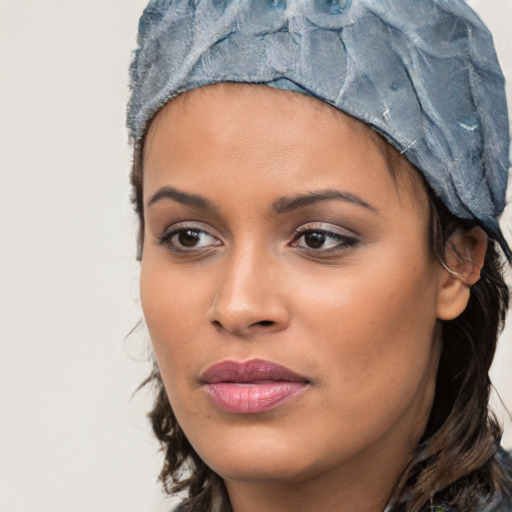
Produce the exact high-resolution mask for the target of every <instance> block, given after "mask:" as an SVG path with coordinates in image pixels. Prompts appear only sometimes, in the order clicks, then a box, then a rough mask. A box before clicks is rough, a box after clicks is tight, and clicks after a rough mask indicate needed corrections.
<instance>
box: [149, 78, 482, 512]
mask: <svg viewBox="0 0 512 512" xmlns="http://www.w3.org/2000/svg"><path fill="white" fill-rule="evenodd" d="M385 144H386V143H384V142H383V141H382V140H381V139H380V138H379V137H378V136H377V135H375V134H374V133H373V132H372V131H371V130H370V129H369V128H367V127H366V126H364V125H363V124H362V123H360V122H359V121H356V120H353V119H351V118H349V117H348V116H345V115H343V114H341V113H339V112H338V111H335V110H334V109H332V108H331V107H329V106H328V105H325V104H324V103H322V102H320V101H318V100H315V99H312V98H308V97H302V96H300V95H298V94H296V93H291V92H286V91H276V90H272V89H270V88H266V87H258V86H248V85H245V86H244V85H215V86H209V87H206V88H202V89H199V90H196V91H193V92H191V93H190V92H189V93H185V94H183V95H182V96H180V97H178V98H177V99H175V100H173V101H171V102H170V103H169V104H168V105H167V106H165V107H164V108H163V109H161V111H160V112H159V114H158V115H157V116H156V118H155V119H154V120H153V122H152V124H151V127H150V131H149V134H148V138H147V144H146V151H145V157H144V180H143V188H144V205H145V206H144V215H145V239H144V246H143V257H142V268H141V300H142V307H143V311H144V316H145V319H146V323H147V327H148V329H149V332H150V335H151V340H152V343H153V347H154V351H155V355H156V359H157V362H158V366H159V369H160V372H161V374H162V378H163V382H164V385H165V388H166V391H167V393H168V395H169V399H170V402H171V404H172V407H173V410H174V413H175V415H176V417H177V419H178V422H179V423H180V425H181V426H182V428H183V430H184V432H185V433H186V435H187V437H188V439H189V440H190V442H191V444H192V446H193V447H194V449H195V450H196V451H197V453H198V454H199V455H200V456H201V458H202V459H203V460H204V461H205V462H206V463H207V464H208V465H209V466H210V467H211V468H212V469H213V470H214V471H215V472H216V473H218V474H219V475H220V476H221V477H222V478H223V479H224V481H225V482H226V486H227V489H228V493H229V496H230V500H231V503H232V506H233V508H234V510H235V512H246V511H254V510H265V511H279V512H284V511H295V512H297V511H298V512H302V511H313V510H349V511H351V512H357V511H361V512H363V511H364V512H378V511H380V512H381V511H382V510H383V509H384V508H385V505H386V502H387V500H388V498H389V495H390V493H391V491H392V488H393V486H394V485H395V482H396V481H397V479H398V478H399V475H400V473H401V472H402V471H403V468H404V467H405V465H406V464H407V462H408V460H409V458H410V456H411V453H412V452H413V451H414V449H415V446H416V445H417V442H418V440H419V438H420V437H421V434H422V432H423V430H424V428H425V425H426V421H427V419H428V414H429V410H430V407H431V404H432V399H433V394H434V386H435V374H436V369H437V364H438V358H439V345H440V326H439V319H450V318H453V317H454V316H457V315H458V314H460V312H461V311H462V310H463V309H464V307H465V305H466V302H467V298H468V296H469V291H468V290H469V288H468V285H469V284H472V282H474V281H475V280H476V279H478V272H474V273H473V274H472V273H471V272H473V270H471V269H472V268H473V267H471V268H470V267H467V266H466V267H465V266H463V265H459V267H457V270H458V271H459V273H458V274H457V275H455V274H452V273H450V272H447V271H446V270H445V269H444V268H443V267H442V266H441V265H440V264H439V263H438V262H437V260H436V259H435V258H433V257H432V254H431V251H430V248H429V246H428V225H429V206H428V199H427V196H426V193H425V190H424V188H423V185H421V183H420V181H419V180H418V179H416V178H415V177H414V176H413V179H411V175H406V174H407V172H409V171H403V172H398V176H396V177H393V175H392V173H391V172H390V169H389V165H388V161H389V159H388V158H386V156H387V153H386V150H385V149H386V148H385ZM166 187H167V189H166V190H167V191H168V190H169V189H168V187H172V189H173V190H175V191H180V192H183V193H185V194H188V196H187V197H185V196H183V195H181V196H179V195H177V194H175V193H174V194H171V195H172V196H173V197H169V194H167V195H166V194H165V193H163V192H162V190H163V189H165V188H166ZM327 190H329V191H331V192H330V195H331V196H334V195H335V193H334V192H336V193H339V194H340V195H339V197H338V198H332V197H331V198H329V199H325V198H324V199H321V200H320V199H318V198H317V199H318V200H315V201H311V200H307V201H303V202H302V203H303V204H302V205H297V204H295V206H296V207H295V208H290V209H288V210H287V211H284V212H283V211H282V210H283V209H284V208H283V206H284V205H285V204H288V203H289V202H290V199H293V198H296V197H299V196H304V195H307V194H311V193H319V192H321V193H324V192H325V191H327ZM159 191H160V196H161V197H160V198H158V197H157V196H155V195H156V194H158V193H159ZM333 191H334V192H333ZM192 195H194V196H196V199H197V196H199V197H200V198H202V199H204V201H202V202H203V203H204V202H206V201H207V202H208V205H209V207H208V208H204V206H206V205H205V204H201V201H197V200H195V201H192V200H191V198H190V196H192ZM276 206H277V207H278V208H277V209H276ZM179 229H181V230H182V231H181V235H180V231H176V230H179ZM185 229H188V230H192V233H191V235H189V237H187V236H185V235H183V231H184V230H185ZM304 230H308V231H307V233H308V234H307V235H304V233H303V231H304ZM319 230H321V231H322V232H323V236H324V237H325V238H324V241H323V242H322V240H321V237H322V233H318V231H319ZM299 231H300V232H299ZM326 232H327V235H326V234H325V233H326ZM170 233H171V234H170ZM173 233H174V234H173ZM329 233H330V234H329ZM190 236H191V237H192V238H190ZM319 238H320V242H318V239H319ZM183 241H185V243H186V244H188V246H184V245H183V244H182V243H181V242H183ZM315 241H317V244H316V245H315V243H314V242H315ZM457 243H458V244H459V249H460V248H462V249H461V250H462V252H463V253H464V254H466V253H467V254H468V257H469V258H476V259H478V257H479V255H480V253H482V246H483V250H484V251H485V240H484V239H483V238H482V237H481V236H480V235H479V233H478V232H477V233H476V235H475V233H473V234H470V235H458V239H457ZM194 244H196V245H194ZM459 252H460V251H459ZM450 257H451V256H450V255H448V259H449V258H450ZM453 263H454V265H455V264H456V263H457V262H456V261H455V260H454V261H453ZM252 358H258V359H264V360H269V361H272V362H275V363H278V364H280V365H283V366H286V367H288V368H290V369H291V370H293V371H294V372H296V373H299V374H301V375H304V376H306V377H307V379H308V385H307V388H306V389H305V390H304V391H303V392H302V393H300V394H299V395H297V396H296V397H294V398H293V399H292V400H290V401H289V402H287V403H286V404H284V405H282V406H280V407H277V408H276V409H272V410H270V411H266V412H263V413H259V414H249V415H244V414H233V413H229V412H226V411H222V410H220V409H219V408H218V407H216V406H215V405H214V404H213V402H212V401H211V399H210V398H209V396H208V395H207V393H206V392H205V389H204V386H203V385H202V384H201V382H200V376H201V374H202V373H203V372H204V371H205V370H206V369H207V368H209V367H210V366H212V365H213V364H215V363H218V362H219V361H223V360H226V359H234V360H238V361H245V360H248V359H252Z"/></svg>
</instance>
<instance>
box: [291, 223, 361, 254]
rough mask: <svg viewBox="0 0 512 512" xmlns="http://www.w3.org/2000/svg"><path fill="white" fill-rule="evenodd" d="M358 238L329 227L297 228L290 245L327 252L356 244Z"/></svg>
mask: <svg viewBox="0 0 512 512" xmlns="http://www.w3.org/2000/svg"><path fill="white" fill-rule="evenodd" d="M357 243H358V239H357V238H355V237H353V236H350V235H346V234H343V233H339V232H337V231H334V230H330V229H320V228H310V229H302V230H299V231H298V232H297V233H296V235H295V237H294V239H293V240H292V241H291V243H290V245H291V246H292V247H297V248H299V249H303V250H307V251H314V252H315V253H317V254H328V253H332V252H336V251H341V250H344V249H347V248H348V247H352V246H354V245H357Z"/></svg>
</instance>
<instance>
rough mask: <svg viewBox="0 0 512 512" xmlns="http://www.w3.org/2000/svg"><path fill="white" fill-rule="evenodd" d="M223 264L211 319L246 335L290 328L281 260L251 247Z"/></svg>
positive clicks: (240, 334) (231, 331) (211, 309)
mask: <svg viewBox="0 0 512 512" xmlns="http://www.w3.org/2000/svg"><path fill="white" fill-rule="evenodd" d="M223 265H224V268H223V272H221V273H220V275H219V281H218V286H217V289H216V290H215V292H216V293H215V296H214V297H213V300H212V304H211V307H210V308H209V310H208V312H207V317H208V320H209V321H210V322H211V323H212V324H214V325H215V326H216V327H217V328H218V329H221V330H223V331H225V332H228V333H230V334H232V335H235V336H239V337H244V338H247V337H250V336H251V335H254V334H257V333H260V334H262V333H270V332H278V331H281V330H283V329H286V327H287V326H288V325H289V322H290V312H289V309H288V307H287V300H286V296H285V293H284V291H283V290H282V287H281V281H282V276H281V272H280V270H279V264H278V262H277V261H276V260H275V259H274V258H273V257H272V256H269V255H263V254H262V253H261V251H260V252H256V251H251V250H250V249H247V250H245V251H244V252H243V253H242V252H238V253H237V254H233V255H232V257H231V258H230V259H229V260H227V261H225V262H224V264H223Z"/></svg>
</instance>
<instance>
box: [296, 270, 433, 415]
mask: <svg viewBox="0 0 512 512" xmlns="http://www.w3.org/2000/svg"><path fill="white" fill-rule="evenodd" d="M364 268H365V271H364V272H358V271H355V270H354V271H353V272H348V273H346V274H343V275H342V276H341V275H340V278H339V279H338V280H337V281H336V280H335V281H333V280H332V279H330V280H327V279H326V280H325V282H322V280H318V279H317V280H316V292H315V293H314V294H313V293H311V294H309V297H308V300H307V301H304V300H301V303H300V304H299V303H298V304H297V308H302V314H301V313H299V314H298V315H297V317H298V318H299V319H300V320H299V321H300V322H302V324H301V325H300V327H299V328H298V329H299V330H300V331H303V332H304V333H305V336H306V337H307V338H309V339H312V340H316V346H315V354H316V355H317V356H318V357H319V358H321V359H322V361H321V365H322V366H323V367H324V368H325V369H326V371H325V374H326V375H329V376H331V377H332V378H333V379H335V380H336V381H337V385H336V387H337V388H338V389H343V390H344V391H345V392H346V394H345V396H348V397H354V411H357V410H358V404H360V403H361V401H363V402H364V403H372V404H376V406H377V407H378V406H379V402H382V398H383V397H385V396H388V397H389V399H390V400H391V399H392V397H393V396H394V395H396V396H402V397H403V399H404V400H407V397H410V396H412V394H413V393H414V390H415V388H416V387H417V386H419V385H420V382H421V380H422V379H423V378H424V376H426V374H427V373H429V372H432V367H433V365H434V366H435V363H436V360H437V359H436V358H437V356H436V354H437V352H436V350H435V344H434V343H433V341H434V338H435V336H434V332H435V327H436V324H437V320H436V309H435V305H436V300H435V297H436V290H435V286H434V283H433V281H432V279H431V278H430V277H431V276H430V274H429V272H426V271H425V269H426V268H427V269H428V267H424V268H423V269H422V272H418V271H417V269H411V268H409V269H408V270H407V271H404V269H406V268H407V266H406V265H405V264H404V265H402V264H400V262H398V263H397V264H396V265H394V266H391V265H384V264H381V265H379V263H375V262H373V263H372V265H369V266H365V267H364ZM304 306H305V307H304Z"/></svg>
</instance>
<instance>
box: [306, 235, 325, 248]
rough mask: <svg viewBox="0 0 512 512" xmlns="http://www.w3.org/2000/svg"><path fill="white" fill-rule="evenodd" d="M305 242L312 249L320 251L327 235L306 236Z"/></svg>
mask: <svg viewBox="0 0 512 512" xmlns="http://www.w3.org/2000/svg"><path fill="white" fill-rule="evenodd" d="M305 242H306V245H307V246H308V247H311V249H319V248H320V247H322V246H323V245H324V243H325V235H324V234H323V233H318V232H316V233H308V234H307V235H306V236H305Z"/></svg>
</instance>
